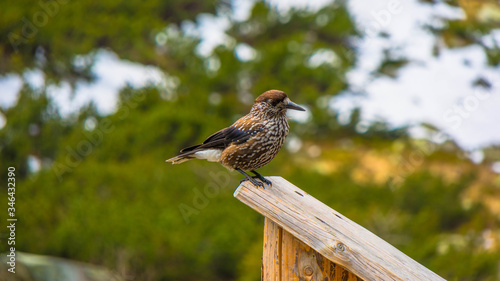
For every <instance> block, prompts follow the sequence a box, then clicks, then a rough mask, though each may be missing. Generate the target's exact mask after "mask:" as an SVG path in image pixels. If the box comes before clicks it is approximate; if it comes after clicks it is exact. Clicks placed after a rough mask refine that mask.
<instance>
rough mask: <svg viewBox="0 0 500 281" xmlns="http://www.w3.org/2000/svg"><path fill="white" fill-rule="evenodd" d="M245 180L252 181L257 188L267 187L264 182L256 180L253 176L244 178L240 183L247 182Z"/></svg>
mask: <svg viewBox="0 0 500 281" xmlns="http://www.w3.org/2000/svg"><path fill="white" fill-rule="evenodd" d="M245 181H250V182H252V184H253V185H255V186H256V187H257V188H259V187H262V188H264V189H265V187H264V184H263V183H262V182H260V181H258V180H255V178H253V177H252V178H244V179H242V180H241V181H240V184H241V183H243V182H245Z"/></svg>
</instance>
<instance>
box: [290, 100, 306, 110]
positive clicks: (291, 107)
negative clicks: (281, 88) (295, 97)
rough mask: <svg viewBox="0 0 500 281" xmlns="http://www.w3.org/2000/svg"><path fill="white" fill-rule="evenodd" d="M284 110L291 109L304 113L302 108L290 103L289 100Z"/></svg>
mask: <svg viewBox="0 0 500 281" xmlns="http://www.w3.org/2000/svg"><path fill="white" fill-rule="evenodd" d="M286 108H288V109H293V110H299V111H306V110H305V109H304V108H303V107H302V106H300V105H298V104H296V103H294V102H292V101H291V100H288V101H287V103H286Z"/></svg>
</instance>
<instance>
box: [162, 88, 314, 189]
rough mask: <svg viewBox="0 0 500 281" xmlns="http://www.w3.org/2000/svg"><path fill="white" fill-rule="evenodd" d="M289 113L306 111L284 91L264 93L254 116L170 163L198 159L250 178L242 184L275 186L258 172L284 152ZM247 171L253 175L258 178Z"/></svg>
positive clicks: (243, 118) (183, 150)
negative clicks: (288, 111) (291, 111)
mask: <svg viewBox="0 0 500 281" xmlns="http://www.w3.org/2000/svg"><path fill="white" fill-rule="evenodd" d="M287 109H295V110H300V111H305V109H304V108H302V107H300V106H298V105H297V104H295V103H293V102H292V101H291V100H290V99H289V98H288V96H287V95H286V94H285V93H284V92H282V91H278V90H269V91H267V92H264V93H263V94H262V95H260V96H259V97H258V98H257V99H255V102H254V104H253V106H252V109H251V110H250V113H248V114H247V115H245V116H243V117H241V118H240V119H239V120H238V121H236V122H235V123H234V124H233V125H231V126H229V127H227V128H225V129H222V130H220V131H218V132H216V133H215V134H213V135H211V136H209V137H208V138H207V139H206V140H205V141H204V142H203V143H202V144H198V145H195V146H191V147H187V148H184V149H182V150H181V151H180V152H181V154H179V155H178V156H176V157H173V158H170V159H168V160H167V161H166V162H171V163H172V164H180V163H183V162H186V161H189V160H191V159H194V158H197V159H206V160H208V161H211V162H219V163H221V164H222V165H224V166H225V167H226V168H229V169H231V170H233V169H234V170H236V171H238V172H240V173H242V174H243V175H244V176H245V177H246V179H243V180H242V181H245V180H249V181H251V182H252V183H253V184H254V185H255V186H261V187H264V184H263V183H262V182H264V183H266V184H269V185H271V182H270V181H269V180H267V179H266V178H264V177H263V176H262V175H261V174H259V173H257V172H256V171H255V170H256V169H259V168H261V167H263V166H265V165H266V164H267V163H269V162H271V160H272V159H273V158H274V156H276V154H278V152H279V150H280V149H281V146H282V145H283V142H284V141H285V137H286V136H287V135H288V129H289V126H288V122H287V117H286V110H287ZM244 171H251V172H252V173H253V174H255V176H253V177H252V176H250V175H248V174H247V173H245V172H244ZM256 178H258V179H260V180H261V181H262V182H259V181H257V180H256Z"/></svg>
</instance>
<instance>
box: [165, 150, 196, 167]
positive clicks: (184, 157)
mask: <svg viewBox="0 0 500 281" xmlns="http://www.w3.org/2000/svg"><path fill="white" fill-rule="evenodd" d="M194 153H196V152H193V151H190V152H187V153H182V154H180V155H177V156H175V157H172V158H170V159H167V160H165V162H170V163H172V164H180V163H184V162H186V161H189V160H191V159H194V158H196V157H194V155H193V154H194Z"/></svg>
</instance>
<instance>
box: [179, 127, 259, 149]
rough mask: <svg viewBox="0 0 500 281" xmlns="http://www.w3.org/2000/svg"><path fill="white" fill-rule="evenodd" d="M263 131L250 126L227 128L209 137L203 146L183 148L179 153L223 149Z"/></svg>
mask: <svg viewBox="0 0 500 281" xmlns="http://www.w3.org/2000/svg"><path fill="white" fill-rule="evenodd" d="M262 130H263V126H256V125H254V126H252V127H251V129H250V128H245V127H241V126H240V127H235V126H234V125H233V126H231V127H227V128H225V129H222V130H220V131H218V132H216V133H214V134H212V135H211V136H209V137H208V138H207V139H206V140H205V141H204V142H203V144H199V145H194V146H191V147H187V148H184V149H183V150H181V153H185V152H190V151H194V150H199V149H208V148H219V149H224V148H226V147H228V146H229V145H230V144H232V143H244V142H246V141H248V140H249V139H250V137H252V136H253V135H254V134H256V133H258V132H260V131H262Z"/></svg>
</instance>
